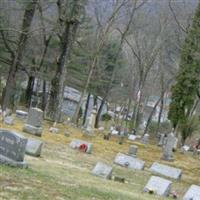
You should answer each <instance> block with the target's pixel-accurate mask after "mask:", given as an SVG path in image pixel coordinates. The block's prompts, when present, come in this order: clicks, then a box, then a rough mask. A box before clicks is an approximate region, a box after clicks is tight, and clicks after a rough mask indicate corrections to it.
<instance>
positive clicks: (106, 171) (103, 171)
mask: <svg viewBox="0 0 200 200" xmlns="http://www.w3.org/2000/svg"><path fill="white" fill-rule="evenodd" d="M92 174H93V175H95V176H99V177H101V178H104V179H111V177H112V167H111V166H109V165H106V164H104V163H101V162H98V163H97V164H96V166H95V167H94V169H93V170H92Z"/></svg>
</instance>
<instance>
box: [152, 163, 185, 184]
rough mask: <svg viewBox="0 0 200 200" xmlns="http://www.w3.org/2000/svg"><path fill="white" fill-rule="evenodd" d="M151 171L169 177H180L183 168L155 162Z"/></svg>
mask: <svg viewBox="0 0 200 200" xmlns="http://www.w3.org/2000/svg"><path fill="white" fill-rule="evenodd" d="M150 171H151V172H153V173H155V174H160V175H163V176H166V177H169V178H174V179H177V180H178V179H180V178H181V175H182V170H181V169H178V168H174V167H170V166H167V165H163V164H159V163H157V162H154V163H153V165H152V166H151V168H150Z"/></svg>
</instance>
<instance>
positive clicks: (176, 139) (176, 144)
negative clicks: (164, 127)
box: [173, 137, 178, 151]
mask: <svg viewBox="0 0 200 200" xmlns="http://www.w3.org/2000/svg"><path fill="white" fill-rule="evenodd" d="M177 146H178V138H177V137H175V141H174V147H173V150H174V151H176V149H177Z"/></svg>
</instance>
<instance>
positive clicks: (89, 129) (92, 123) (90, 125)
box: [86, 108, 97, 134]
mask: <svg viewBox="0 0 200 200" xmlns="http://www.w3.org/2000/svg"><path fill="white" fill-rule="evenodd" d="M96 115H97V111H96V108H94V109H93V110H92V113H91V116H90V117H89V121H88V124H87V128H86V131H87V133H89V134H93V133H94V127H95V120H96Z"/></svg>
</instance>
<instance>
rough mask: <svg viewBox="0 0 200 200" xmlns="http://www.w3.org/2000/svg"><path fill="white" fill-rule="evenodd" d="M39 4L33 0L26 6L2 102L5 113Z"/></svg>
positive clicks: (36, 0)
mask: <svg viewBox="0 0 200 200" xmlns="http://www.w3.org/2000/svg"><path fill="white" fill-rule="evenodd" d="M37 3H38V0H32V1H30V3H29V4H28V5H27V6H26V9H25V12H24V17H23V23H22V29H21V30H22V32H21V34H20V37H19V42H18V46H17V51H16V54H15V55H14V57H13V59H12V64H11V66H10V69H9V74H8V77H7V81H6V87H5V93H4V95H3V100H2V110H3V111H5V110H6V108H7V106H8V102H9V101H10V98H11V96H12V93H13V92H14V86H15V81H16V80H15V79H16V72H17V70H18V66H19V64H20V62H21V60H22V58H23V53H24V50H25V47H26V43H27V40H28V33H29V30H30V27H31V22H32V20H33V16H34V13H35V9H36V4H37Z"/></svg>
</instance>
